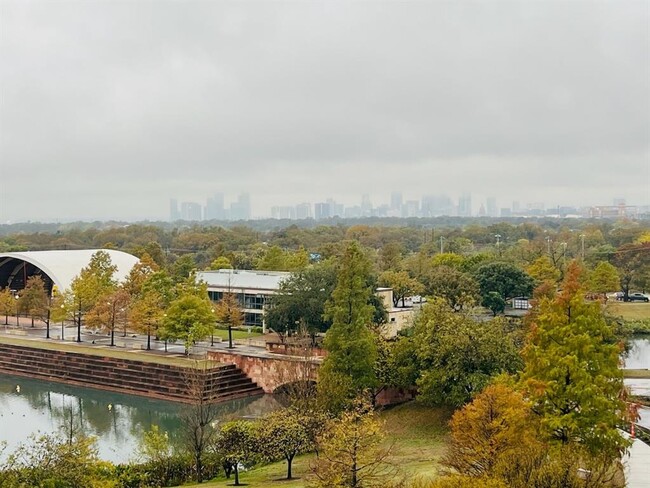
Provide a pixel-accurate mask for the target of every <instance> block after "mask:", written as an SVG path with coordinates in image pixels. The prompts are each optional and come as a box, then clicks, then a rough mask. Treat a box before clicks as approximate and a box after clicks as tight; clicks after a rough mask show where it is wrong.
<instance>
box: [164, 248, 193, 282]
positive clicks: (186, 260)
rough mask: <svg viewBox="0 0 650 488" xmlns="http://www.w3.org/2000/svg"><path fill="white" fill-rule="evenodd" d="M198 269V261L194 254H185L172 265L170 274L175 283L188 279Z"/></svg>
mask: <svg viewBox="0 0 650 488" xmlns="http://www.w3.org/2000/svg"><path fill="white" fill-rule="evenodd" d="M195 271H196V261H194V255H192V254H183V255H182V256H181V257H179V258H178V259H177V260H176V262H175V263H174V264H173V265H172V267H171V271H170V276H171V278H172V280H173V281H174V283H181V282H183V281H185V280H187V279H188V278H189V277H191V276H192V274H193V273H194V272H195Z"/></svg>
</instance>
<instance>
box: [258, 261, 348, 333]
mask: <svg viewBox="0 0 650 488" xmlns="http://www.w3.org/2000/svg"><path fill="white" fill-rule="evenodd" d="M335 286H336V268H335V267H334V265H333V263H331V262H330V261H324V262H321V263H318V264H316V265H314V266H311V267H309V268H306V269H304V270H301V271H296V272H294V273H292V274H291V276H289V277H288V278H287V279H285V280H284V281H282V282H281V283H280V288H279V290H278V292H277V293H276V294H275V295H274V296H273V298H272V299H271V302H270V306H269V308H268V309H267V311H266V317H265V319H266V323H267V325H268V327H269V328H271V329H272V330H273V331H274V332H276V333H277V334H278V335H279V336H280V340H282V341H283V340H284V338H285V337H286V335H288V334H291V333H295V332H297V331H298V326H299V325H300V324H303V325H304V326H305V327H306V329H307V331H308V332H309V334H310V335H311V336H312V339H313V338H314V337H315V335H316V333H318V332H325V331H327V330H328V329H329V327H330V326H331V321H330V320H329V319H327V318H326V317H325V315H324V314H325V303H326V302H327V300H328V298H329V297H330V296H331V295H332V292H333V291H334V288H335Z"/></svg>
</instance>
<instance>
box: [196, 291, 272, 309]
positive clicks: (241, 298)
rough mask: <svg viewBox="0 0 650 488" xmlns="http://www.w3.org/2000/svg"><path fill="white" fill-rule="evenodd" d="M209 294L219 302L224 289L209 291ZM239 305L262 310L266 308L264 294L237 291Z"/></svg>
mask: <svg viewBox="0 0 650 488" xmlns="http://www.w3.org/2000/svg"><path fill="white" fill-rule="evenodd" d="M208 296H209V297H210V300H212V301H213V302H218V301H220V300H221V299H222V298H223V292H222V291H208ZM235 296H236V297H237V301H238V302H239V306H240V307H242V308H248V309H253V310H262V309H263V308H264V299H265V297H264V295H253V294H251V293H236V294H235Z"/></svg>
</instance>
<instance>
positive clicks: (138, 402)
mask: <svg viewBox="0 0 650 488" xmlns="http://www.w3.org/2000/svg"><path fill="white" fill-rule="evenodd" d="M17 387H18V388H17ZM183 407H184V406H183V405H180V404H177V403H173V402H165V401H161V400H151V399H147V398H143V397H138V396H133V395H124V394H120V393H111V392H105V391H101V390H94V389H91V388H78V387H72V386H67V385H62V384H58V383H50V382H45V381H40V380H33V379H28V378H22V377H15V376H9V375H2V376H0V441H6V442H7V444H8V449H7V451H6V452H9V451H12V450H13V449H14V448H15V447H16V446H17V445H18V444H19V443H20V442H23V441H25V440H26V439H27V437H28V436H29V435H30V434H32V433H37V432H42V433H45V432H55V431H57V430H59V429H60V428H61V426H62V425H63V424H64V423H65V422H66V418H68V419H69V418H70V415H72V417H73V419H74V423H75V425H78V426H80V427H81V428H82V429H83V431H84V432H85V433H86V434H89V435H94V436H96V437H97V440H98V448H99V453H100V456H101V457H102V459H106V460H109V461H113V462H125V461H128V460H132V459H135V458H137V453H136V450H137V445H138V440H139V439H140V437H141V434H142V432H143V431H144V430H147V429H149V428H150V427H151V425H153V424H156V425H159V426H160V428H161V430H163V431H166V432H168V433H169V435H170V438H171V439H172V441H174V440H175V439H177V437H178V432H179V427H180V423H179V420H178V414H179V412H180V410H181V409H182V408H183ZM217 408H218V418H219V419H220V420H227V419H230V418H236V417H257V416H260V415H263V414H264V413H267V412H269V411H271V410H273V409H274V408H277V403H276V402H275V400H274V399H273V398H272V397H270V396H268V395H265V396H258V397H254V398H245V399H240V400H234V401H231V402H227V403H223V404H219V405H218V407H217Z"/></svg>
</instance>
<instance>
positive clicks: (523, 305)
mask: <svg viewBox="0 0 650 488" xmlns="http://www.w3.org/2000/svg"><path fill="white" fill-rule="evenodd" d="M512 308H514V309H515V310H529V309H531V308H533V306H532V305H531V304H530V302H529V301H528V297H515V298H513V299H512Z"/></svg>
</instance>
